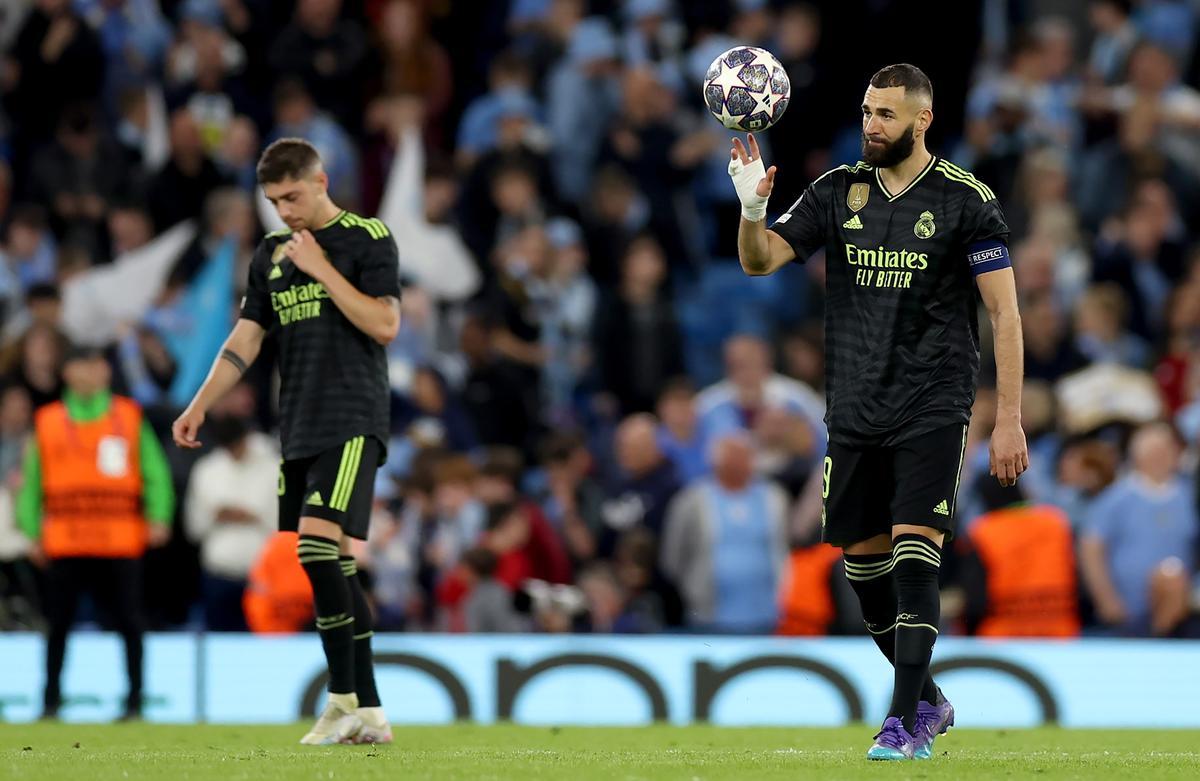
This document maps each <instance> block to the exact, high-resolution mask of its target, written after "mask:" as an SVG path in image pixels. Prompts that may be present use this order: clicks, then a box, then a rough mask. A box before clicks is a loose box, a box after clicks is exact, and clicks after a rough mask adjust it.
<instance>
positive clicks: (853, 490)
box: [821, 423, 967, 547]
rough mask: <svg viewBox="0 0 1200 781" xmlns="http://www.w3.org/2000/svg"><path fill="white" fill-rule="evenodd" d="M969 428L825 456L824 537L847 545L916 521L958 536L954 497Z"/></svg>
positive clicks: (834, 450) (833, 450) (841, 448)
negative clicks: (895, 526)
mask: <svg viewBox="0 0 1200 781" xmlns="http://www.w3.org/2000/svg"><path fill="white" fill-rule="evenodd" d="M966 443H967V427H966V425H965V424H962V423H955V424H952V425H949V426H945V427H943V428H940V429H937V430H935V431H931V432H930V433H928V434H922V435H920V436H918V437H914V438H913V439H910V440H908V441H906V442H902V443H900V444H898V445H890V446H886V447H863V448H857V447H847V446H845V445H838V444H835V443H833V442H831V443H830V444H829V450H828V454H827V455H826V456H825V464H824V477H825V480H824V485H823V491H822V495H823V497H824V508H823V510H822V514H821V527H822V529H821V538H822V539H823V540H825V542H828V543H829V544H831V545H835V546H838V547H845V546H847V545H852V544H854V543H856V542H862V541H863V540H867V539H870V538H871V537H875V536H877V535H880V534H889V535H890V534H891V533H892V526H894V525H897V524H913V525H916V526H929V527H932V528H934V529H939V530H941V531H944V532H946V541H949V540H950V539H952V538H953V537H954V528H955V524H954V509H955V508H954V501H955V499H956V498H957V495H958V481H959V477H960V475H961V473H962V463H963V455H964V452H965V450H966Z"/></svg>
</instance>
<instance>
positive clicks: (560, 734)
mask: <svg viewBox="0 0 1200 781" xmlns="http://www.w3.org/2000/svg"><path fill="white" fill-rule="evenodd" d="M303 732H304V726H303V725H299V726H284V727H279V726H271V727H260V726H219V725H205V726H166V725H150V724H122V725H74V724H7V725H0V778H2V779H6V780H10V781H26V779H28V780H29V781H34V780H36V781H58V780H59V779H62V781H106V780H107V779H121V781H125V779H129V780H130V781H139V780H140V779H147V780H150V779H153V780H154V781H158V780H159V779H162V780H163V781H176V780H179V781H209V780H210V779H212V780H213V781H218V780H219V781H241V780H242V779H246V780H247V781H250V780H253V781H272V780H273V779H288V780H289V781H290V780H291V779H305V780H306V781H308V780H311V781H329V780H331V779H332V780H334V781H336V780H337V779H344V780H345V781H368V780H369V779H389V781H390V780H394V779H405V781H411V780H413V779H437V781H443V780H446V779H472V780H473V781H475V780H479V781H483V780H485V779H520V780H521V781H525V779H566V780H567V781H590V780H591V779H605V781H609V780H610V779H612V780H617V781H633V780H634V779H647V780H649V779H653V780H654V781H659V779H680V780H681V781H693V780H702V781H709V779H755V780H757V779H789V781H792V780H794V779H858V778H871V779H875V778H914V779H942V778H944V779H977V778H980V779H982V778H988V779H990V778H997V779H1039V780H1040V779H1087V780H1088V781H1092V780H1093V779H1107V778H1122V779H1138V781H1141V779H1148V778H1179V779H1183V778H1188V779H1194V778H1197V777H1200V732H1197V731H1154V732H1151V731H1137V730H1129V731H1098V730H1066V729H1058V728H1043V729H1033V730H967V729H961V730H959V729H956V730H953V731H951V733H950V734H949V735H947V736H943V737H942V738H940V739H939V740H938V743H937V745H936V748H935V757H934V759H933V760H932V761H929V762H919V763H918V762H911V763H910V762H903V763H901V762H895V763H869V762H867V761H866V760H865V759H864V758H863V754H864V752H865V751H866V749H867V746H868V745H869V743H870V739H871V735H872V734H873V729H872V728H871V727H869V726H859V727H848V728H839V729H774V728H772V729H755V728H721V727H709V726H705V727H668V726H654V727H642V728H633V729H615V728H595V729H587V728H581V727H563V728H561V729H560V728H539V727H517V726H511V725H502V726H475V725H460V726H448V727H406V728H403V729H397V730H396V742H395V743H393V744H392V745H390V746H378V747H374V746H330V747H319V748H307V747H303V746H299V745H297V744H296V741H297V740H298V739H299V738H300V735H301V734H303Z"/></svg>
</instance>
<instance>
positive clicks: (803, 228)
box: [771, 176, 832, 263]
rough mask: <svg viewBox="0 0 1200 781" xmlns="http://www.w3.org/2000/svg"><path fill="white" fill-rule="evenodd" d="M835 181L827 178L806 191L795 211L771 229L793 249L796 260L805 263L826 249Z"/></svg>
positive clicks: (787, 213)
mask: <svg viewBox="0 0 1200 781" xmlns="http://www.w3.org/2000/svg"><path fill="white" fill-rule="evenodd" d="M831 178H832V177H828V176H823V177H821V178H820V179H818V180H817V181H815V182H813V183H812V184H810V185H809V186H808V187H806V188H805V190H804V192H803V193H801V195H800V197H799V198H798V199H796V202H795V203H793V204H792V207H791V208H790V209H788V210H787V211H786V212H785V213H784V214H782V215H780V217H779V219H777V220H775V224H774V225H772V226H771V230H773V231H775V233H777V234H779V236H780V237H782V238H783V239H784V241H786V242H787V243H788V244H790V245H791V246H792V250H793V251H794V252H795V253H796V259H797V260H799V261H800V262H802V263H803V262H804V261H806V260H808V258H809V256H810V255H812V254H813V253H814V252H816V251H817V250H819V249H820V248H822V247H824V246H825V239H826V237H827V236H828V235H829V208H828V205H829V192H830V188H831V184H830V179H831Z"/></svg>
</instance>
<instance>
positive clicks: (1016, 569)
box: [967, 505, 1079, 637]
mask: <svg viewBox="0 0 1200 781" xmlns="http://www.w3.org/2000/svg"><path fill="white" fill-rule="evenodd" d="M967 534H968V536H969V537H970V540H971V545H972V546H973V547H974V548H975V552H976V554H977V555H978V556H979V560H980V562H982V564H983V568H984V572H985V573H986V576H987V610H986V612H985V614H984V617H983V620H982V621H981V622H980V624H979V627H978V630H977V634H979V635H984V636H989V637H1074V636H1076V635H1078V634H1079V604H1078V596H1077V592H1076V584H1075V549H1074V544H1073V541H1072V538H1071V524H1070V522H1069V521H1068V520H1067V517H1066V515H1064V514H1063V513H1062V511H1061V510H1059V509H1058V508H1056V507H1052V506H1050V505H1034V506H1025V507H1011V508H1006V509H1003V510H996V511H994V512H990V513H988V514H986V515H984V516H982V517H980V518H979V519H978V520H977V521H976V522H975V523H974V524H973V525H972V526H971V528H970V529H969V530H968V532H967Z"/></svg>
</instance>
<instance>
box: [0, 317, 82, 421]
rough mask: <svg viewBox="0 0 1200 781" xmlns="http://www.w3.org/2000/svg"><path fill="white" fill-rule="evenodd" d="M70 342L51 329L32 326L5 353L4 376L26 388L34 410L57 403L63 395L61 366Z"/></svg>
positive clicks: (1, 362)
mask: <svg viewBox="0 0 1200 781" xmlns="http://www.w3.org/2000/svg"><path fill="white" fill-rule="evenodd" d="M66 347H67V341H66V337H64V336H63V335H62V333H61V332H59V331H58V330H56V329H55V328H54V327H53V326H50V325H33V326H30V327H29V329H28V330H27V331H25V333H24V334H23V335H22V336H21V338H20V339H19V340H18V341H17V342H15V343H14V344H12V345H10V346H9V347H8V348H6V350H5V354H4V356H3V358H2V359H0V366H2V367H3V370H2V375H3V376H4V377H5V378H6V379H7V381H8V382H10V383H15V384H17V385H20V386H21V387H23V388H25V390H26V392H28V393H29V398H30V401H31V402H32V403H33V408H34V409H37V408H38V407H41V406H42V405H44V404H49V403H51V402H54V401H58V398H59V396H61V395H62V362H63V359H64V357H65V356H66Z"/></svg>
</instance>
